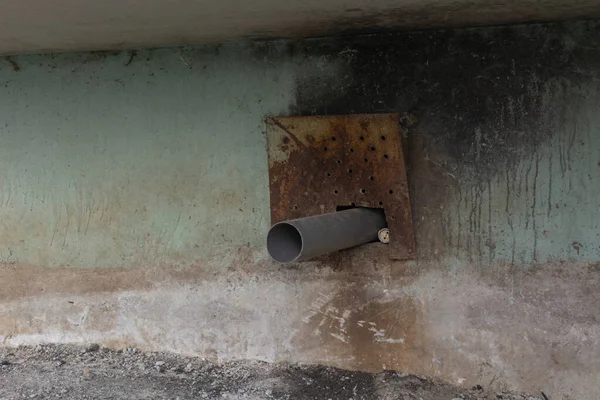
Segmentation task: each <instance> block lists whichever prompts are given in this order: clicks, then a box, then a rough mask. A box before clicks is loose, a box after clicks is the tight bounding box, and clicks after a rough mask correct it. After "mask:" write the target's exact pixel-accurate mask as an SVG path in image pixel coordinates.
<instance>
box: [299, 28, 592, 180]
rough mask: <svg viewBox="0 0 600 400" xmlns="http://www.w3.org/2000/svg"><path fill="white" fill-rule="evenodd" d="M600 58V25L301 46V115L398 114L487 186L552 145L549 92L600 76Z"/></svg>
mask: <svg viewBox="0 0 600 400" xmlns="http://www.w3.org/2000/svg"><path fill="white" fill-rule="evenodd" d="M599 49H600V30H599V25H598V24H597V23H594V22H587V23H580V24H578V25H572V24H571V25H570V24H559V23H557V24H546V25H530V26H518V27H499V28H485V29H462V30H445V31H435V32H416V33H399V34H385V35H368V36H362V37H353V38H343V37H342V38H330V39H319V40H303V41H296V42H292V43H290V44H289V46H288V51H289V54H290V55H292V57H293V58H294V59H295V60H298V61H299V62H300V63H302V65H303V67H304V66H306V68H302V71H303V72H302V73H301V76H300V77H299V78H298V81H297V87H296V105H295V107H293V109H292V114H294V115H313V114H314V115H318V114H329V115H331V114H352V113H381V112H398V113H399V114H400V115H401V116H403V119H402V123H403V125H404V128H405V130H406V131H408V133H409V136H414V135H418V136H424V137H425V141H426V142H427V143H428V145H429V146H434V147H436V148H441V149H442V150H443V151H442V153H443V154H444V156H446V157H445V160H443V163H444V166H445V167H446V168H448V169H449V171H451V172H452V173H455V172H458V173H461V175H462V177H463V179H465V178H466V177H467V176H468V177H471V178H472V179H474V180H478V179H481V178H482V177H485V176H487V173H485V172H491V171H495V170H496V169H497V168H499V166H504V165H506V163H507V162H509V161H510V160H511V159H514V158H515V157H516V158H521V157H523V155H524V154H528V153H531V152H532V151H534V150H535V148H536V146H538V144H539V143H541V142H544V141H546V140H548V138H549V136H550V135H551V134H552V132H551V131H549V130H547V129H544V128H545V127H544V126H543V124H541V123H540V121H543V120H544V118H543V116H542V115H541V108H542V107H541V105H542V102H543V101H544V92H545V91H547V90H549V88H548V87H547V86H546V84H547V83H548V82H550V81H551V80H553V79H556V78H558V79H559V80H561V81H564V82H567V81H568V82H570V83H573V82H575V83H577V82H578V81H581V80H583V79H589V78H590V75H594V76H595V71H596V70H597V69H598V66H600V52H598V50H599ZM307 60H309V62H307ZM323 62H325V63H329V64H332V65H334V64H335V65H337V66H338V68H339V69H338V71H337V72H336V73H335V74H331V73H327V72H324V71H323V69H322V68H320V67H319V65H320V64H322V63H323ZM552 90H559V91H560V90H562V87H561V86H560V85H559V86H558V87H554V88H552ZM474 171H476V172H477V173H476V174H473V173H468V172H474ZM482 172H484V173H482ZM467 173H468V174H467Z"/></svg>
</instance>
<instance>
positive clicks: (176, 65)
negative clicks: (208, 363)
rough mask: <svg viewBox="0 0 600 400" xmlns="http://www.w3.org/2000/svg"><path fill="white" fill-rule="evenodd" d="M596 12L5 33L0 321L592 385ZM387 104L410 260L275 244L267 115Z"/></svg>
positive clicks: (513, 384) (32, 330)
mask: <svg viewBox="0 0 600 400" xmlns="http://www.w3.org/2000/svg"><path fill="white" fill-rule="evenodd" d="M599 28H600V25H599V24H598V23H597V22H586V23H583V22H582V23H572V24H556V25H545V26H540V25H534V26H524V27H505V28H494V29H474V30H457V31H439V32H422V33H409V34H408V33H407V34H399V35H386V36H365V37H360V38H336V39H320V40H309V41H279V42H271V43H265V44H256V43H255V44H236V45H227V46H219V47H210V48H209V47H205V48H185V49H165V50H151V51H138V52H135V53H127V52H123V53H86V54H66V55H40V56H26V57H25V56H24V57H13V58H11V59H5V61H4V62H2V64H1V65H2V67H1V69H0V84H1V85H0V121H1V122H2V123H1V124H0V221H2V224H1V228H2V229H0V259H1V261H2V265H1V267H0V282H1V284H0V341H1V342H2V343H3V344H4V345H8V346H14V345H19V344H31V343H39V342H47V341H52V342H78V343H84V342H91V341H94V342H101V343H104V344H107V345H111V346H115V347H125V346H136V347H139V348H142V349H146V350H168V351H175V352H180V353H186V354H194V355H199V356H202V357H207V358H209V359H212V360H217V361H223V360H231V359H245V358H252V359H261V360H267V361H291V362H310V363H323V364H327V365H335V366H339V367H343V368H350V369H362V370H368V371H377V370H381V369H401V370H406V371H410V372H415V373H422V374H428V375H434V376H439V377H441V378H443V379H446V380H448V381H451V382H454V383H460V384H464V385H474V384H478V383H479V384H482V385H485V386H490V385H491V386H497V387H509V388H512V389H526V390H543V391H544V392H545V393H546V394H549V395H551V396H553V398H555V397H554V396H558V397H560V396H563V397H569V396H570V397H572V398H597V397H598V396H600V392H599V389H598V386H597V371H598V370H600V308H598V304H600V292H599V291H598V285H599V284H600V264H599V260H600V239H599V235H600V233H599V232H600V231H599V229H598V228H599V217H600V215H599V214H600V212H599V211H598V210H599V206H600V196H599V194H600V135H598V132H599V130H600V117H598V115H600V114H599V113H598V111H600V52H599V50H600V33H599V32H600V31H599ZM390 111H393V112H398V113H399V114H400V115H401V121H402V123H401V124H402V127H401V128H402V130H403V132H404V136H403V138H404V141H405V150H406V152H407V160H408V167H409V180H410V186H411V196H412V202H413V216H414V223H415V234H416V239H417V247H418V254H419V258H418V260H417V261H414V262H390V261H389V260H387V259H386V258H385V252H381V246H384V245H382V244H373V245H369V246H365V247H363V248H360V249H356V250H352V251H348V252H344V253H342V254H339V255H333V256H331V257H328V258H325V259H323V260H320V261H314V262H309V263H304V264H301V265H298V266H292V267H281V266H278V265H275V264H274V263H272V262H271V261H269V259H268V258H267V255H266V252H265V250H264V248H263V244H264V235H265V233H266V231H267V229H268V227H269V210H268V203H269V202H268V198H269V193H268V180H267V157H266V143H265V136H264V125H263V120H264V118H265V117H266V116H268V115H310V114H344V113H376V112H390Z"/></svg>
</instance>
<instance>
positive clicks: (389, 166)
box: [268, 114, 415, 259]
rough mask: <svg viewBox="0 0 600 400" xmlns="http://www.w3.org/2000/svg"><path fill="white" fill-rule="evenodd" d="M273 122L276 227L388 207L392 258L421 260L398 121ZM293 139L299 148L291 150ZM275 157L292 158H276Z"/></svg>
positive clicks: (280, 119)
mask: <svg viewBox="0 0 600 400" xmlns="http://www.w3.org/2000/svg"><path fill="white" fill-rule="evenodd" d="M269 120H270V121H272V122H273V123H272V124H269V125H268V142H269V183H270V192H271V223H276V222H279V221H282V220H286V219H294V218H301V217H306V216H310V215H318V214H323V213H327V212H333V211H336V208H337V207H338V206H359V207H374V208H383V209H385V211H386V217H387V222H388V226H389V229H390V237H391V241H390V245H389V250H390V257H391V258H392V259H412V258H414V257H415V243H414V232H413V225H412V215H411V209H410V198H409V193H408V192H409V189H408V185H407V178H406V167H405V162H404V153H403V150H402V144H401V142H400V133H399V130H398V129H399V128H398V126H399V125H398V116H397V115H396V114H375V115H346V116H319V117H277V118H273V117H271V118H269ZM291 126H293V127H294V129H293V131H294V132H293V133H292V132H291V130H290V128H289V127H291ZM288 137H289V138H291V139H292V140H293V141H294V142H296V143H297V144H299V145H298V147H294V148H292V147H290V146H288V143H289V139H288V142H286V138H288ZM305 143H307V144H305ZM276 152H283V153H285V157H283V159H277V158H276V157H273V156H272V155H273V154H275V153H276Z"/></svg>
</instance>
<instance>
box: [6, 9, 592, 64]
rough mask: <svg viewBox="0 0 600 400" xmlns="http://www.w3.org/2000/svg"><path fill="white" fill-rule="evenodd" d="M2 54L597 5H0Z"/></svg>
mask: <svg viewBox="0 0 600 400" xmlns="http://www.w3.org/2000/svg"><path fill="white" fill-rule="evenodd" d="M0 6H1V8H0V54H16V53H31V52H42V51H74V50H102V49H124V48H137V47H156V46H167V45H186V44H201V43H218V42H224V41H230V40H236V39H240V38H273V37H306V36H324V35H334V34H344V33H349V32H353V33H354V32H372V31H376V30H381V29H421V28H440V27H450V26H474V25H492V24H506V23H515V22H526V21H550V20H562V19H572V18H594V17H600V1H598V0H369V1H367V0H210V1H209V0H101V1H98V0H51V1H48V0H0Z"/></svg>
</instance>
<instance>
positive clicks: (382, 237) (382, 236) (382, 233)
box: [377, 228, 390, 243]
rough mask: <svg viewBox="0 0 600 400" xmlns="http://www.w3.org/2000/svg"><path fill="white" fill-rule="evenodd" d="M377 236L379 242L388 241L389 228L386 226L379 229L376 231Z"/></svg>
mask: <svg viewBox="0 0 600 400" xmlns="http://www.w3.org/2000/svg"><path fill="white" fill-rule="evenodd" d="M377 237H378V238H379V241H380V242H381V243H389V242H390V230H389V229H388V228H383V229H380V230H379V232H377Z"/></svg>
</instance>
